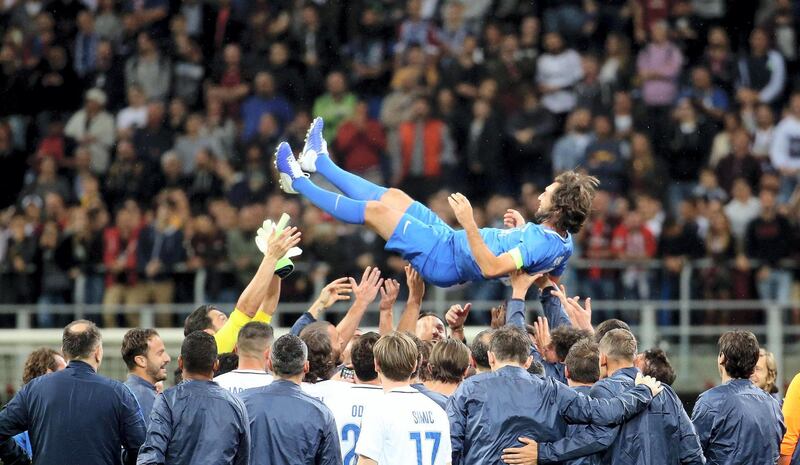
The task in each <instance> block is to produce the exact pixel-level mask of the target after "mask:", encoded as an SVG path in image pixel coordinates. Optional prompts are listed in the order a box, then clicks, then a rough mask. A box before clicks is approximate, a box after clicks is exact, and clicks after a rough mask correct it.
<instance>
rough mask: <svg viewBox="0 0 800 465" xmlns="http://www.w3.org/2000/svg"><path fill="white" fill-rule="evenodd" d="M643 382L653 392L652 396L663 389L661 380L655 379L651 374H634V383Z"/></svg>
mask: <svg viewBox="0 0 800 465" xmlns="http://www.w3.org/2000/svg"><path fill="white" fill-rule="evenodd" d="M640 384H644V385H645V386H647V387H649V388H650V392H651V393H652V394H653V397H655V396H657V395H658V394H659V393H660V392H661V391H663V390H664V386H662V385H661V381H656V379H655V378H653V377H651V376H644V375H643V374H641V373H638V374H637V375H636V385H637V386H638V385H640Z"/></svg>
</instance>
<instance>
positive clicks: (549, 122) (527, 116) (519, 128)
mask: <svg viewBox="0 0 800 465" xmlns="http://www.w3.org/2000/svg"><path fill="white" fill-rule="evenodd" d="M557 130H558V128H557V127H556V120H555V118H554V117H553V115H551V114H550V112H548V111H547V110H545V109H544V107H542V106H541V104H540V100H539V96H538V95H537V94H536V92H535V91H533V90H532V89H526V90H525V91H524V92H523V95H522V108H521V109H520V111H518V112H517V113H516V114H514V115H513V116H511V118H509V120H508V124H507V126H506V134H507V136H508V137H509V138H510V139H511V142H512V150H513V151H512V153H511V154H509V155H507V156H510V158H511V160H513V161H512V165H513V166H514V167H515V170H514V171H517V170H519V172H516V173H511V174H512V175H514V176H516V179H523V180H527V179H536V177H537V174H539V173H541V174H539V176H538V177H539V178H542V177H545V176H549V174H550V171H549V170H547V169H546V168H547V165H548V164H549V163H550V157H549V156H548V154H549V152H550V150H551V148H552V146H553V143H554V142H555V135H556V132H557ZM536 181H537V182H538V183H540V184H541V185H543V184H544V182H546V181H544V180H543V179H536Z"/></svg>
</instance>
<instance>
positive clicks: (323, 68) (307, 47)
mask: <svg viewBox="0 0 800 465" xmlns="http://www.w3.org/2000/svg"><path fill="white" fill-rule="evenodd" d="M299 16H300V17H299V18H298V19H299V20H300V23H301V24H302V27H301V28H300V29H299V30H297V31H295V33H294V36H293V37H292V39H293V40H294V43H296V44H298V45H297V48H298V50H297V56H299V57H300V61H302V63H303V65H305V68H306V72H307V73H308V74H307V75H308V77H309V81H311V82H312V83H314V82H320V81H321V79H320V76H324V75H325V73H327V72H328V70H329V69H330V68H331V67H332V66H333V65H334V64H335V63H337V61H338V58H339V57H338V54H337V53H336V50H337V48H338V45H339V44H338V43H337V40H336V38H335V37H334V36H333V35H332V34H330V33H329V28H328V27H324V26H323V24H322V20H321V19H320V12H319V10H318V7H317V6H316V5H314V4H307V5H304V6H303V9H302V10H301V12H300V15H299ZM314 113H315V114H316V113H317V112H314ZM325 137H328V136H327V135H326V136H325ZM331 138H332V137H331Z"/></svg>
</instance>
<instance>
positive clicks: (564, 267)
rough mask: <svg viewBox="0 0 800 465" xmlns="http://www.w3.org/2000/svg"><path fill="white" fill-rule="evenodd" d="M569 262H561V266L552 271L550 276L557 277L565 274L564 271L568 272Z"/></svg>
mask: <svg viewBox="0 0 800 465" xmlns="http://www.w3.org/2000/svg"><path fill="white" fill-rule="evenodd" d="M567 262H568V260H564V261H563V262H561V264H560V265H558V266H557V267H555V268H553V270H552V271H550V274H551V275H553V276H556V277H558V276H561V275H562V274H564V271H566V270H567Z"/></svg>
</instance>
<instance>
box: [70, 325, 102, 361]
mask: <svg viewBox="0 0 800 465" xmlns="http://www.w3.org/2000/svg"><path fill="white" fill-rule="evenodd" d="M102 341H103V338H102V336H101V335H100V330H99V329H98V328H97V325H95V324H94V323H92V322H91V321H89V320H76V321H73V322H72V323H70V324H68V325H67V326H66V327H64V334H63V336H62V338H61V349H62V350H63V351H64V357H65V358H66V359H68V360H80V359H82V358H88V357H89V356H90V355H91V354H92V352H93V351H94V350H95V349H97V346H98V345H100V343H101V342H102Z"/></svg>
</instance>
